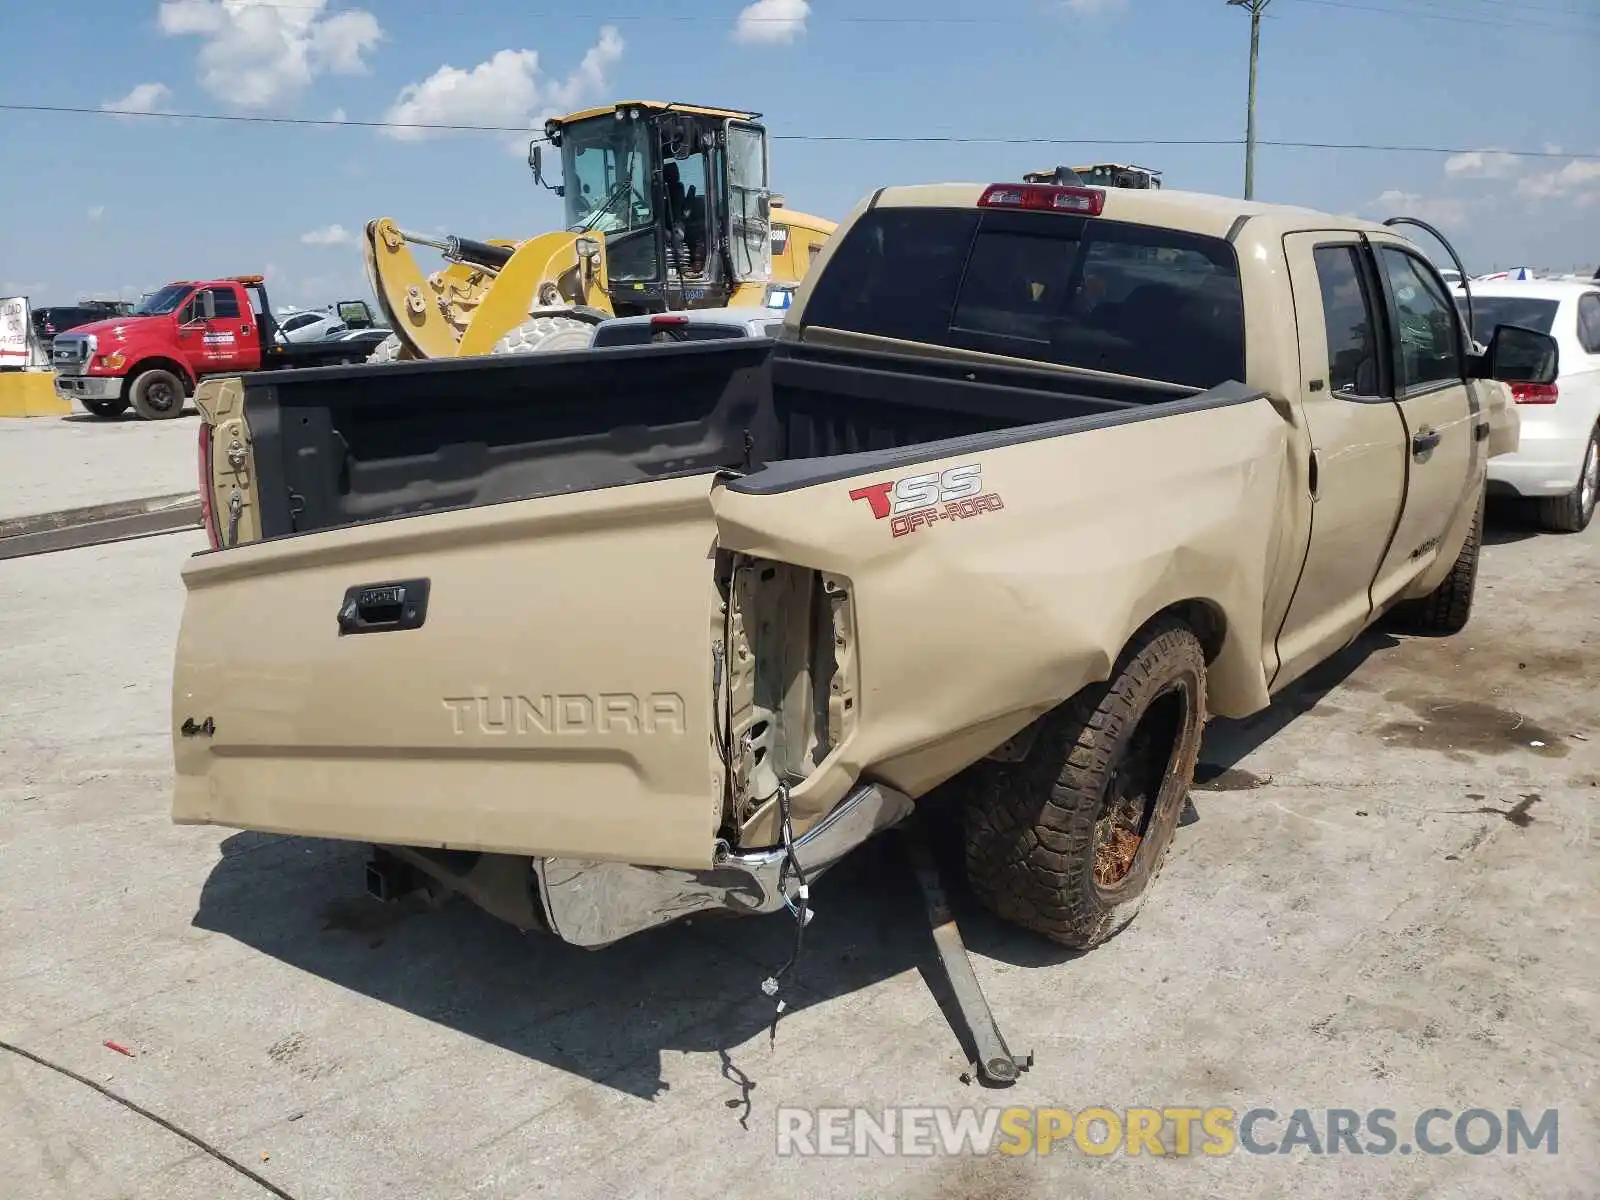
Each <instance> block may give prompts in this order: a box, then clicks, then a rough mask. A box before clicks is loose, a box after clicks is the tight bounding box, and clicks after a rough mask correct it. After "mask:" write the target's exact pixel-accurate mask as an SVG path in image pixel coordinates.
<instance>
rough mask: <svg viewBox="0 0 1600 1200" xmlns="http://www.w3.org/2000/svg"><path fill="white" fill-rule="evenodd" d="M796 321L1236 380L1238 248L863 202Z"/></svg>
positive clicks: (1085, 225)
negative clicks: (869, 206) (871, 207)
mask: <svg viewBox="0 0 1600 1200" xmlns="http://www.w3.org/2000/svg"><path fill="white" fill-rule="evenodd" d="M805 323H806V324H807V325H819V326H826V327H828V328H831V329H842V330H848V331H850V332H854V333H864V334H874V335H877V336H880V337H891V338H902V339H905V340H908V341H917V342H927V343H932V344H935V345H945V346H956V347H961V348H963V349H968V350H977V351H982V352H985V353H989V354H1005V355H1009V356H1012V357H1015V358H1029V359H1035V360H1038V361H1041V362H1052V363H1060V364H1063V365H1066V366H1074V367H1086V368H1090V369H1093V370H1097V371H1113V372H1116V373H1117V374H1121V375H1134V376H1138V377H1140V378H1145V379H1159V380H1164V381H1166V382H1170V383H1180V384H1187V385H1190V386H1193V387H1199V388H1209V387H1215V386H1216V385H1217V384H1219V383H1222V382H1224V381H1225V380H1229V379H1236V380H1243V379H1244V370H1245V355H1244V310H1243V305H1242V303H1241V298H1240V286H1239V263H1238V258H1237V257H1236V255H1235V254H1234V251H1233V247H1232V246H1231V245H1230V244H1229V243H1228V242H1226V241H1225V240H1223V239H1221V238H1211V237H1201V236H1198V235H1195V234H1189V233H1183V232H1180V231H1178V230H1172V229H1160V228H1154V227H1150V226H1143V225H1128V224H1124V223H1121V222H1116V221H1106V220H1103V219H1099V218H1088V217H1076V216H1065V215H1061V214H1057V213H1019V212H979V211H977V210H973V209H945V208H905V209H893V208H891V209H878V210H875V211H873V212H869V213H867V214H866V215H865V216H864V217H863V218H862V219H861V220H860V221H859V222H857V223H856V225H855V226H854V227H852V228H851V230H850V231H849V233H848V234H847V235H846V236H845V239H844V241H843V242H842V243H841V244H840V245H839V248H838V250H836V251H835V252H834V255H833V259H832V261H831V262H830V263H829V265H828V267H827V269H826V270H825V271H824V272H823V273H822V274H821V275H820V276H819V277H818V279H817V281H816V284H815V290H814V291H813V293H812V295H811V300H810V303H808V304H807V306H806V311H805Z"/></svg>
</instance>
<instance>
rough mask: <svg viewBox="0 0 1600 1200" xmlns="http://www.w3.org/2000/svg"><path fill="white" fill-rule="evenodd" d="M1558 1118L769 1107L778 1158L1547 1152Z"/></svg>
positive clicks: (1494, 1113) (1528, 1114)
mask: <svg viewBox="0 0 1600 1200" xmlns="http://www.w3.org/2000/svg"><path fill="white" fill-rule="evenodd" d="M1558 1125H1559V1120H1558V1114H1557V1111H1556V1110H1555V1109H1553V1108H1552V1109H1544V1110H1543V1111H1538V1112H1535V1111H1533V1110H1527V1111H1524V1110H1523V1109H1520V1108H1511V1109H1504V1110H1496V1109H1489V1108H1469V1109H1462V1110H1459V1111H1457V1110H1452V1109H1448V1108H1429V1109H1424V1110H1422V1111H1421V1112H1418V1113H1416V1114H1415V1115H1414V1116H1402V1115H1401V1114H1399V1113H1397V1112H1396V1111H1395V1110H1394V1109H1390V1108H1373V1109H1365V1110H1359V1109H1354V1108H1328V1109H1308V1108H1296V1109H1292V1110H1290V1111H1287V1112H1281V1113H1280V1112H1278V1111H1276V1110H1274V1109H1272V1108H1267V1107H1258V1108H1247V1109H1233V1108H1217V1107H1212V1108H1200V1107H1188V1106H1174V1107H1162V1108H1128V1109H1120V1110H1114V1109H1110V1108H1085V1109H1082V1110H1079V1111H1076V1112H1075V1111H1073V1110H1071V1109H1065V1108H1020V1107H1016V1108H988V1109H973V1108H961V1109H950V1108H887V1109H875V1110H874V1109H865V1108H817V1109H807V1108H780V1109H778V1114H777V1151H778V1153H779V1154H780V1155H783V1156H801V1157H809V1156H820V1157H852V1156H868V1155H881V1156H890V1157H896V1156H900V1155H964V1154H979V1155H982V1154H1008V1155H1020V1154H1051V1153H1070V1154H1087V1155H1091V1156H1104V1155H1111V1154H1119V1153H1120V1154H1126V1155H1151V1156H1161V1157H1175V1158H1186V1157H1191V1156H1194V1155H1210V1156H1217V1155H1226V1154H1238V1153H1240V1152H1243V1153H1245V1154H1309V1155H1328V1154H1359V1155H1378V1156H1383V1155H1392V1154H1401V1155H1408V1154H1429V1155H1442V1154H1468V1155H1486V1154H1524V1153H1535V1154H1552V1155H1553V1154H1555V1153H1557V1134H1558Z"/></svg>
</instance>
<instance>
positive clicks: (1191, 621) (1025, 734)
mask: <svg viewBox="0 0 1600 1200" xmlns="http://www.w3.org/2000/svg"><path fill="white" fill-rule="evenodd" d="M1167 619H1176V620H1178V621H1181V622H1182V623H1183V624H1184V625H1186V626H1187V627H1188V628H1189V629H1190V630H1192V631H1193V633H1194V635H1195V638H1196V639H1197V640H1198V641H1199V643H1200V649H1201V651H1202V652H1203V653H1204V655H1205V662H1206V665H1207V666H1208V667H1209V666H1210V665H1211V664H1212V663H1214V662H1215V661H1216V660H1217V657H1218V656H1219V655H1220V654H1221V653H1222V644H1223V642H1224V641H1225V640H1226V639H1227V636H1228V618H1227V616H1226V615H1225V614H1224V613H1223V611H1222V609H1221V608H1219V607H1218V606H1217V605H1216V604H1215V603H1214V602H1212V601H1210V600H1201V599H1191V600H1179V601H1176V602H1174V603H1172V604H1169V605H1167V606H1166V607H1165V608H1162V609H1158V610H1157V611H1156V612H1153V613H1151V614H1150V616H1149V617H1148V618H1146V620H1145V621H1144V622H1143V623H1141V624H1140V625H1139V626H1138V627H1137V628H1135V629H1134V630H1132V631H1131V632H1130V633H1129V634H1128V636H1127V637H1126V638H1125V639H1123V643H1122V648H1121V649H1120V650H1118V651H1117V656H1116V658H1115V659H1114V660H1113V661H1112V664H1111V670H1110V672H1109V673H1108V674H1107V676H1106V678H1107V679H1114V678H1115V677H1116V675H1117V672H1118V671H1120V670H1121V669H1122V667H1123V666H1124V665H1125V664H1126V662H1127V661H1128V659H1129V657H1130V655H1131V652H1132V651H1133V650H1134V649H1135V648H1136V647H1137V646H1138V645H1139V644H1140V635H1141V634H1143V633H1144V632H1145V630H1147V629H1149V628H1150V627H1151V626H1152V625H1155V624H1156V623H1157V622H1159V621H1162V620H1167ZM1102 682H1103V681H1102ZM1072 700H1073V697H1071V696H1068V697H1067V698H1066V699H1065V700H1063V701H1062V702H1061V705H1060V706H1058V708H1057V709H1052V710H1051V712H1055V711H1058V709H1059V707H1063V706H1065V705H1067V704H1070V703H1071V702H1072ZM1049 715H1050V714H1049V713H1045V714H1044V715H1042V716H1040V717H1037V718H1035V720H1034V721H1033V722H1032V723H1031V724H1029V725H1028V726H1027V727H1026V728H1024V729H1023V730H1021V731H1020V732H1018V733H1017V734H1015V735H1013V736H1012V737H1011V738H1010V740H1008V741H1006V742H1005V743H1003V744H1002V745H1001V746H999V747H997V748H996V749H995V750H993V751H991V752H990V753H989V754H988V755H986V756H985V757H986V758H988V759H992V760H996V761H1000V762H1016V761H1018V760H1019V759H1021V758H1023V757H1024V756H1026V755H1027V753H1028V752H1029V750H1030V749H1031V748H1032V747H1033V742H1034V738H1035V737H1037V735H1038V732H1039V729H1040V726H1041V725H1042V724H1043V723H1044V721H1045V719H1046V718H1047V717H1048V716H1049Z"/></svg>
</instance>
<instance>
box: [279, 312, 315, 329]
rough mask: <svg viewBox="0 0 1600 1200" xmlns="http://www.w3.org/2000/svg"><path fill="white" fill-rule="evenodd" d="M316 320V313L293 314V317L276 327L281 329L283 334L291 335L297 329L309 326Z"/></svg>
mask: <svg viewBox="0 0 1600 1200" xmlns="http://www.w3.org/2000/svg"><path fill="white" fill-rule="evenodd" d="M316 319H317V314H316V313H295V315H294V316H292V317H290V318H289V319H288V320H286V321H284V322H283V323H282V324H281V325H279V326H278V328H279V329H282V330H283V331H284V332H285V333H293V332H294V331H295V330H296V329H299V328H301V327H302V326H305V325H309V324H311V322H313V321H315V320H316Z"/></svg>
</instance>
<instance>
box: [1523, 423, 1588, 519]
mask: <svg viewBox="0 0 1600 1200" xmlns="http://www.w3.org/2000/svg"><path fill="white" fill-rule="evenodd" d="M1597 493H1600V429H1593V430H1590V432H1589V448H1588V450H1587V451H1586V452H1585V454H1584V457H1583V466H1582V467H1581V468H1579V470H1578V482H1577V483H1576V484H1575V485H1574V486H1573V489H1572V490H1571V491H1570V492H1568V493H1567V494H1566V495H1565V496H1543V497H1540V499H1539V501H1538V509H1537V511H1538V514H1539V524H1540V525H1541V526H1543V527H1544V528H1545V529H1548V530H1549V531H1550V532H1551V533H1582V532H1583V531H1584V530H1585V529H1587V528H1589V522H1590V521H1592V520H1593V519H1594V509H1595V499H1596V494H1597Z"/></svg>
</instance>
